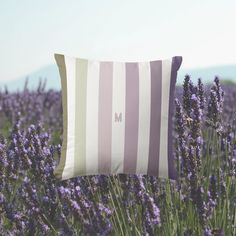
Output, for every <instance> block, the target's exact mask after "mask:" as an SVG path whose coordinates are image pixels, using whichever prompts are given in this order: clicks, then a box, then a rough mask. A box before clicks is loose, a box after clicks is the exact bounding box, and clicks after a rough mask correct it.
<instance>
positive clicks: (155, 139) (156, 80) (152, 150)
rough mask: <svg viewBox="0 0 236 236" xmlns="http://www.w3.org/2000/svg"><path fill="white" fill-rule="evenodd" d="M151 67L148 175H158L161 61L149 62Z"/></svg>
mask: <svg viewBox="0 0 236 236" xmlns="http://www.w3.org/2000/svg"><path fill="white" fill-rule="evenodd" d="M150 67H151V117H150V141H149V159H148V174H149V175H153V176H158V175H159V168H158V166H159V149H160V121H161V96H162V91H161V80H162V78H161V77H162V72H161V71H162V68H161V61H150Z"/></svg>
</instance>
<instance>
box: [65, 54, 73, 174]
mask: <svg viewBox="0 0 236 236" xmlns="http://www.w3.org/2000/svg"><path fill="white" fill-rule="evenodd" d="M75 61H76V60H75V58H73V57H68V56H67V57H65V65H66V73H67V94H68V96H67V112H68V123H67V125H68V126H67V128H68V136H67V149H66V163H65V168H64V171H63V173H62V179H68V178H72V177H74V169H73V168H74V163H75V161H74V159H75V155H74V147H75Z"/></svg>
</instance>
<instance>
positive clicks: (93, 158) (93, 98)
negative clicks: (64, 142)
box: [86, 61, 99, 174]
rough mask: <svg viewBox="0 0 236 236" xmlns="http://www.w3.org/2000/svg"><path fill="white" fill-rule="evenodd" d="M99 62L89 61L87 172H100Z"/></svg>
mask: <svg viewBox="0 0 236 236" xmlns="http://www.w3.org/2000/svg"><path fill="white" fill-rule="evenodd" d="M98 89H99V62H98V61H88V77H87V113H86V117H87V118H86V174H97V173H98Z"/></svg>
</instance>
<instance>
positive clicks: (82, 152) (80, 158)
mask: <svg viewBox="0 0 236 236" xmlns="http://www.w3.org/2000/svg"><path fill="white" fill-rule="evenodd" d="M87 70H88V60H86V59H79V58H77V59H76V76H75V80H76V81H75V144H74V145H75V162H74V176H77V175H84V174H86V100H87V99H86V96H87Z"/></svg>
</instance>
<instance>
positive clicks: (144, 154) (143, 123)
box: [136, 62, 151, 174]
mask: <svg viewBox="0 0 236 236" xmlns="http://www.w3.org/2000/svg"><path fill="white" fill-rule="evenodd" d="M150 105H151V76H150V63H149V62H139V128H138V131H139V132H138V157H137V170H136V172H137V174H147V168H148V153H149V134H150V110H151V109H150Z"/></svg>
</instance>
